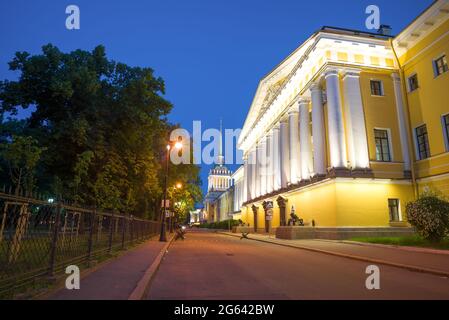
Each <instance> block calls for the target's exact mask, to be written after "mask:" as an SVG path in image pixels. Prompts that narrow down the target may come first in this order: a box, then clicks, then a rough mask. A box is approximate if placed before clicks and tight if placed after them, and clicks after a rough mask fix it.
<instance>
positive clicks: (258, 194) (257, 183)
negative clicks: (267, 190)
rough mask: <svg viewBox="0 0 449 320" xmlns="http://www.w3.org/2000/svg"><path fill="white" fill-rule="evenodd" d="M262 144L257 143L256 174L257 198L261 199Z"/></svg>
mask: <svg viewBox="0 0 449 320" xmlns="http://www.w3.org/2000/svg"><path fill="white" fill-rule="evenodd" d="M261 147H262V146H261V144H260V142H258V143H257V147H256V164H255V167H256V174H255V176H254V177H255V180H256V198H257V197H259V196H260V195H261V194H260V191H261V188H260V187H261V179H260V159H261Z"/></svg>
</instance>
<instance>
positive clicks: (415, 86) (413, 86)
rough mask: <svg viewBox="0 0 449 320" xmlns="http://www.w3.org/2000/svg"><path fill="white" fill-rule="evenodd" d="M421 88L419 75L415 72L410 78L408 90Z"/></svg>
mask: <svg viewBox="0 0 449 320" xmlns="http://www.w3.org/2000/svg"><path fill="white" fill-rule="evenodd" d="M418 88H419V84H418V75H417V74H416V73H415V74H413V75H411V76H410V77H409V78H408V91H409V92H412V91H415V90H416V89H418Z"/></svg>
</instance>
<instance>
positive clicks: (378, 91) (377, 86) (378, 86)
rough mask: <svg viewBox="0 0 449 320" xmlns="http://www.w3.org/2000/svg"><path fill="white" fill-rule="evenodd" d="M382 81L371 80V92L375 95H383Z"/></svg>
mask: <svg viewBox="0 0 449 320" xmlns="http://www.w3.org/2000/svg"><path fill="white" fill-rule="evenodd" d="M382 89H383V88H382V81H379V80H371V94H372V95H373V96H383V95H384V93H383V90H382Z"/></svg>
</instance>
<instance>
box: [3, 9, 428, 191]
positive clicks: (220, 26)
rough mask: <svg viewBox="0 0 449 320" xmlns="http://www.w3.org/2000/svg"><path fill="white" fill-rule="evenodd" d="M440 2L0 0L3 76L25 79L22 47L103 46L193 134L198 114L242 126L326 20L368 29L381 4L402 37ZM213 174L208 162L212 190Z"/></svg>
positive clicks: (384, 19) (206, 120) (206, 122)
mask: <svg viewBox="0 0 449 320" xmlns="http://www.w3.org/2000/svg"><path fill="white" fill-rule="evenodd" d="M432 2H433V1H432V0H420V1H417V0H394V1H392V0H376V1H355V0H350V1H349V0H345V1H327V0H320V1H298V0H296V1H286V0H270V1H266V0H258V1H255V0H249V1H248V0H226V1H224V0H201V1H200V0H191V1H185V0H177V1H174V0H164V1H153V0H145V1H144V0H141V1H136V0H128V1H122V0H114V1H111V0H109V1H106V0H95V1H93V0H72V1H62V0H53V1H49V0H46V1H44V0H39V1H30V0H28V1H25V0H11V1H5V0H0V30H1V31H0V36H1V40H0V78H1V79H2V80H3V79H5V78H8V79H14V78H15V77H16V76H17V75H16V74H14V73H12V72H10V71H9V70H8V65H7V62H8V61H10V60H11V59H12V57H13V55H14V52H16V51H28V52H30V53H39V52H40V48H41V46H42V45H44V44H47V43H52V44H54V45H56V46H57V47H59V49H61V50H62V51H71V50H75V49H79V48H81V49H85V50H92V49H93V48H94V47H95V46H96V45H99V44H102V45H104V46H105V47H106V52H107V55H108V58H110V59H113V60H116V61H121V62H124V63H127V64H129V65H132V66H142V67H144V66H145V67H151V68H153V69H154V70H155V73H156V75H157V76H161V77H162V78H164V80H165V82H166V91H167V93H166V98H167V99H168V100H170V101H171V102H172V103H173V104H174V109H173V111H172V113H171V115H170V120H171V121H172V122H175V123H180V124H181V125H182V127H184V128H186V129H187V130H189V131H191V128H192V121H193V120H201V121H202V127H203V129H204V128H211V127H214V128H218V126H219V119H220V118H223V124H224V127H225V128H241V127H242V126H243V122H244V120H245V117H246V115H247V112H248V110H249V106H250V104H251V101H252V98H253V95H254V93H255V90H256V88H257V85H258V81H259V80H260V79H261V78H262V77H263V76H264V75H266V74H267V73H268V72H269V71H270V70H272V68H273V67H275V66H276V65H277V64H278V63H279V62H281V60H283V59H284V58H285V57H286V56H288V54H289V53H291V52H292V51H293V50H294V49H295V48H297V47H298V46H299V45H300V44H301V43H302V42H303V41H304V40H306V39H307V38H308V37H309V36H310V35H311V34H312V33H313V32H314V31H316V30H318V29H319V28H320V27H321V26H323V25H328V26H338V27H345V28H353V29H359V30H366V29H365V19H366V17H367V15H366V14H365V8H366V7H367V6H368V5H370V4H375V5H377V6H379V7H380V9H381V23H383V24H389V25H391V26H392V27H393V34H397V33H398V32H400V31H401V30H402V29H403V28H404V27H405V26H407V25H408V24H409V23H410V22H412V20H413V19H414V18H416V16H417V15H419V14H420V13H421V12H422V11H423V10H424V9H425V8H426V7H427V6H429V5H430V4H431V3H432ZM70 4H75V5H78V6H79V8H80V10H81V29H80V30H72V31H69V30H67V29H66V28H65V20H66V17H67V15H66V14H65V8H66V6H68V5H70ZM367 31H368V30H367ZM29 112H30V111H23V112H21V113H20V116H21V117H26V116H27V115H29ZM231 168H232V169H235V166H231ZM208 170H209V167H208V166H202V179H203V189H206V188H207V173H208Z"/></svg>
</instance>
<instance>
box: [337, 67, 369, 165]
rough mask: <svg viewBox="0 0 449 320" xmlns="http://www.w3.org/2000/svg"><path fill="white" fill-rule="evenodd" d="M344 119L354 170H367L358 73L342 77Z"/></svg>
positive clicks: (354, 71) (349, 72)
mask: <svg viewBox="0 0 449 320" xmlns="http://www.w3.org/2000/svg"><path fill="white" fill-rule="evenodd" d="M343 87H344V95H345V110H346V112H345V117H346V124H347V126H348V130H347V132H348V135H349V136H348V141H349V144H348V153H349V160H350V163H351V165H352V167H353V168H354V169H365V168H369V155H368V141H367V137H366V125H365V113H364V111H363V103H362V93H361V91H360V71H359V70H351V71H346V72H345V75H344V76H343Z"/></svg>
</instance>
